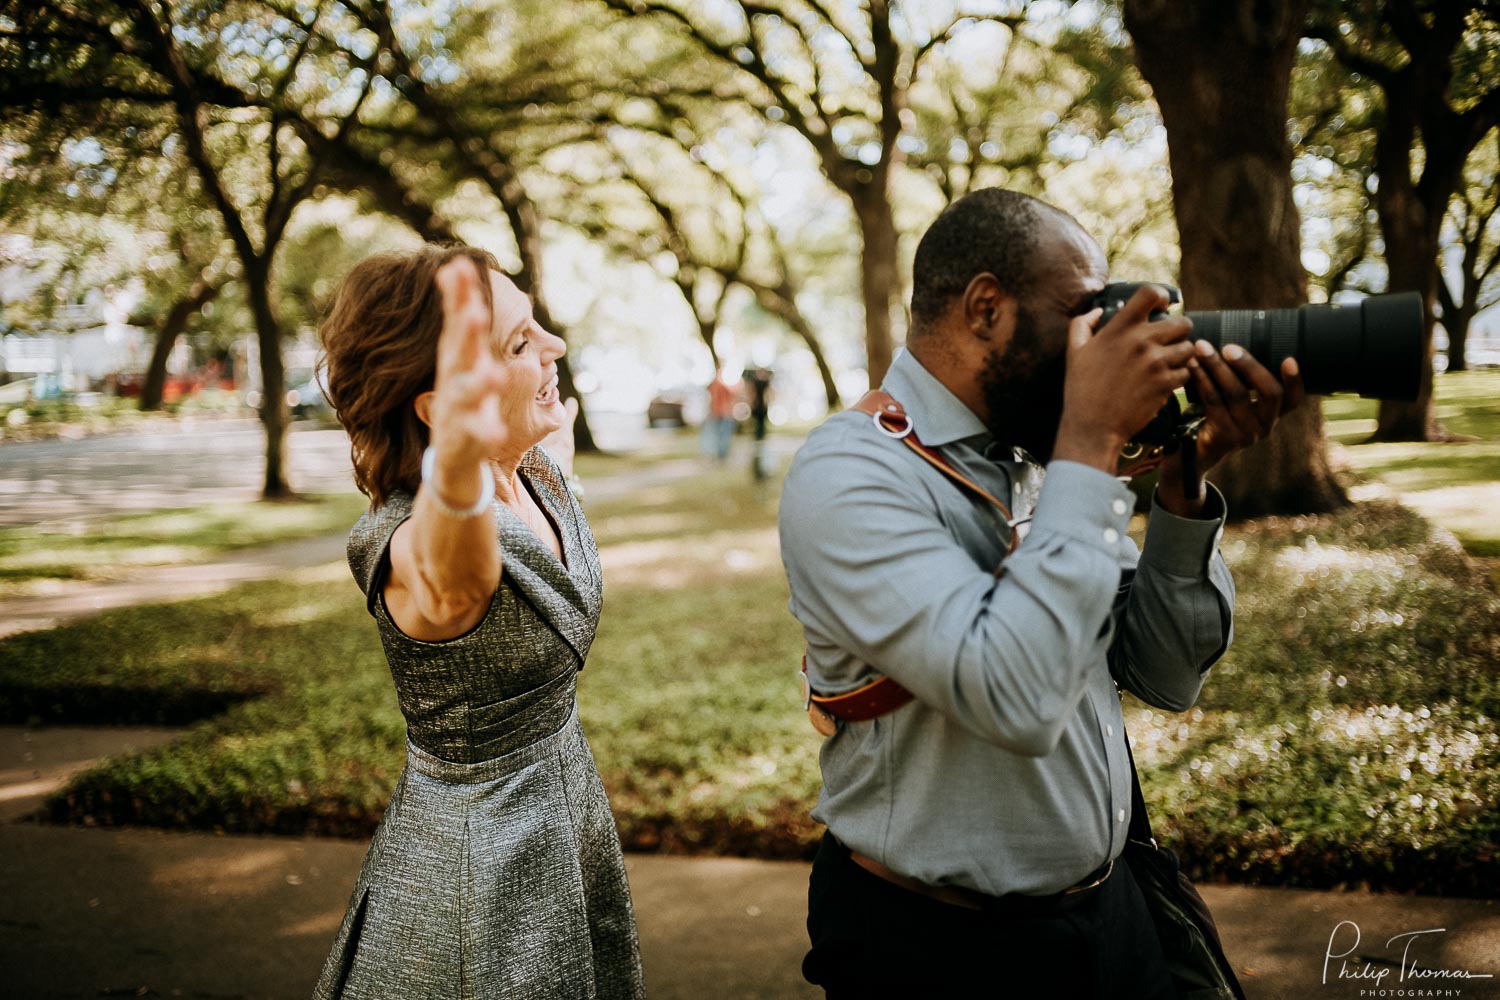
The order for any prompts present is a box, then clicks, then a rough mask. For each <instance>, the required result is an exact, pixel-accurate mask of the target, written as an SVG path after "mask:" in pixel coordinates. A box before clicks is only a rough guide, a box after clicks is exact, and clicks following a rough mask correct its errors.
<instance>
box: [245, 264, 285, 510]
mask: <svg viewBox="0 0 1500 1000" xmlns="http://www.w3.org/2000/svg"><path fill="white" fill-rule="evenodd" d="M243 263H244V268H245V288H246V291H247V293H248V295H249V299H250V312H251V314H252V316H253V317H254V319H255V339H256V341H257V343H258V344H259V346H260V383H261V384H260V389H261V400H260V411H259V412H260V422H261V425H262V426H264V427H265V429H266V478H265V487H264V489H263V490H262V494H261V495H262V496H264V497H265V498H266V499H267V500H276V499H280V498H283V497H289V496H291V495H292V488H291V486H290V485H289V484H288V483H287V479H286V439H287V431H288V429H289V428H290V427H291V414H290V412H288V410H287V405H286V366H285V364H284V363H283V362H282V358H281V323H280V321H279V320H278V319H277V318H276V311H275V309H274V308H273V306H272V305H271V275H270V267H269V265H268V264H267V263H266V262H264V261H262V260H260V259H256V260H254V261H253V262H252V261H244V262H243Z"/></svg>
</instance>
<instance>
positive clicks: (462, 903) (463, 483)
mask: <svg viewBox="0 0 1500 1000" xmlns="http://www.w3.org/2000/svg"><path fill="white" fill-rule="evenodd" d="M322 333H323V341H324V347H325V349H326V351H327V355H328V363H329V372H328V395H329V397H330V399H331V400H332V402H333V405H334V408H335V410H336V411H337V412H338V416H339V420H340V421H341V422H342V423H343V425H344V427H345V429H346V430H348V432H349V436H350V439H351V441H352V451H353V457H354V468H355V478H356V480H357V481H358V483H359V486H360V488H361V489H362V490H363V491H364V492H365V493H366V494H367V495H368V496H369V497H370V500H371V508H370V510H369V512H368V513H366V514H365V515H364V516H363V517H361V518H360V519H359V522H358V523H357V524H356V525H355V526H354V530H353V531H352V532H351V534H350V536H349V566H350V568H351V569H352V570H353V571H354V576H355V579H356V580H357V581H358V582H359V585H360V587H361V588H362V589H363V590H364V592H365V596H366V599H367V602H368V606H369V610H370V614H371V615H373V616H374V618H375V622H376V624H377V626H378V629H379V632H380V640H381V643H382V644H383V646H384V648H385V654H386V658H387V660H388V661H389V663H390V668H391V675H392V677H393V678H394V680H395V684H396V693H397V696H398V698H399V700H400V703H401V710H402V713H403V714H404V715H405V716H406V721H407V747H406V767H405V770H404V771H403V772H402V774H401V777H400V780H399V781H398V782H397V785H396V789H395V793H394V795H393V796H392V798H391V804H390V806H389V808H388V809H387V810H386V813H385V817H384V819H383V820H382V821H381V824H380V828H379V829H378V830H377V831H376V833H375V837H374V840H373V841H372V842H371V844H370V850H369V854H368V855H367V856H366V858H365V863H364V867H363V868H362V870H361V871H360V875H359V881H358V882H357V884H356V885H355V888H354V895H353V898H352V899H351V900H350V902H349V909H348V911H347V912H346V914H345V915H344V921H343V925H342V926H341V927H340V928H339V932H338V936H337V938H336V939H335V941H334V945H333V951H332V953H331V954H330V955H329V956H328V961H327V963H326V964H325V965H324V968H323V973H322V976H321V977H320V979H319V980H318V986H317V991H316V994H315V995H316V996H317V997H320V998H334V997H348V998H354V997H403V998H407V997H411V998H414V997H434V998H436V997H443V998H445V1000H446V998H450V997H464V998H485V1000H489V998H500V997H517V998H525V1000H536V998H545V997H557V998H585V997H639V996H643V995H644V990H643V988H642V985H641V969H640V957H639V949H638V946H637V941H636V933H635V920H634V916H633V914H632V912H631V905H630V891H629V888H628V886H627V884H626V881H625V866H624V861H623V858H622V857H621V854H620V844H619V838H618V835H617V833H616V830H615V823H614V817H613V816H612V815H611V813H610V809H609V802H608V801H607V800H606V798H605V795H604V787H603V785H602V784H601V782H600V780H599V773H598V770H597V768H596V767H595V764H594V758H593V755H592V753H591V752H590V750H589V746H588V743H587V742H586V741H585V739H584V735H583V732H582V730H581V729H580V728H579V725H578V711H577V705H576V703H575V701H574V692H575V689H576V686H577V675H578V671H579V670H580V669H581V668H582V667H583V662H584V657H585V656H586V655H587V653H588V650H589V645H590V643H591V642H592V641H593V638H594V629H595V626H596V625H597V623H598V620H599V608H600V600H601V594H602V578H601V574H600V570H599V559H598V552H597V550H596V548H595V545H594V538H593V535H592V534H591V533H590V531H589V527H588V523H587V521H585V520H584V517H583V512H582V510H581V509H580V508H579V506H578V503H577V501H576V499H575V498H574V496H573V493H572V492H571V491H570V490H569V488H568V483H567V474H566V473H565V472H564V471H563V470H562V469H561V468H560V467H559V466H558V464H557V462H556V461H554V459H553V458H552V457H551V456H549V454H548V452H547V451H546V450H544V449H543V448H541V447H539V444H540V442H541V441H542V440H543V439H544V438H546V437H547V436H548V435H555V434H557V433H558V432H559V431H567V430H568V426H569V424H570V423H571V417H570V414H569V412H568V411H567V410H566V409H565V408H564V406H563V404H562V403H561V401H560V400H559V398H558V390H557V359H558V357H559V356H561V355H562V353H563V343H562V341H561V340H559V339H558V338H557V337H554V336H553V335H552V334H550V333H548V332H547V331H546V330H544V329H542V328H541V327H540V326H539V325H538V324H537V322H536V320H535V319H534V318H533V316H532V311H531V303H530V301H529V300H528V298H527V297H526V295H525V294H524V293H522V292H521V291H520V290H519V289H517V288H516V286H515V285H514V284H512V283H511V282H510V280H509V279H508V278H506V277H505V276H504V275H503V274H501V273H500V271H499V269H498V267H497V266H496V264H495V262H494V260H493V258H491V257H490V256H489V255H488V254H486V253H484V252H483V251H478V250H474V249H471V248H467V247H435V246H428V247H424V248H423V249H421V250H417V251H415V252H412V253H406V254H395V255H382V256H378V257H374V258H371V259H369V260H366V261H364V262H363V263H361V264H359V265H358V266H357V267H355V268H354V270H353V271H352V272H351V273H350V274H349V276H348V277H347V278H346V279H345V281H344V283H343V285H342V286H341V288H340V291H339V294H338V297H337V300H336V302H335V304H334V307H333V309H332V311H331V312H330V314H329V317H328V319H327V321H326V322H325V323H324V326H323V330H322ZM564 451H565V455H564V460H565V461H567V462H568V463H569V464H570V465H571V447H570V446H569V447H567V448H565V449H564Z"/></svg>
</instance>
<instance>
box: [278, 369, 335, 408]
mask: <svg viewBox="0 0 1500 1000" xmlns="http://www.w3.org/2000/svg"><path fill="white" fill-rule="evenodd" d="M326 378H327V373H326V372H325V371H324V370H323V369H322V368H319V369H318V371H317V373H316V374H314V375H313V377H312V378H311V379H309V380H307V381H306V382H303V383H302V384H301V385H298V386H294V387H293V388H291V389H288V390H287V392H286V405H287V408H288V409H289V410H291V411H292V417H293V419H305V418H313V417H318V418H323V417H328V418H332V416H333V407H332V406H330V405H329V404H328V396H327V390H328V384H327V382H326V381H325V380H326Z"/></svg>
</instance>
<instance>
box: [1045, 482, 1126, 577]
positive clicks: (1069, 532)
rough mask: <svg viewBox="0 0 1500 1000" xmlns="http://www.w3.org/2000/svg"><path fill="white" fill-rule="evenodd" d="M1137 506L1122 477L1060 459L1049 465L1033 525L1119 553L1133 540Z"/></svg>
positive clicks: (1103, 549) (1116, 554) (1114, 553)
mask: <svg viewBox="0 0 1500 1000" xmlns="http://www.w3.org/2000/svg"><path fill="white" fill-rule="evenodd" d="M1134 509H1135V494H1133V493H1131V492H1130V488H1129V487H1127V486H1126V485H1125V484H1124V483H1122V482H1120V480H1118V479H1116V478H1115V477H1114V476H1111V475H1110V474H1109V473H1107V472H1104V471H1102V470H1100V469H1096V468H1094V467H1093V466H1091V465H1084V464H1082V463H1081V462H1069V461H1065V460H1061V459H1059V460H1057V461H1054V462H1051V463H1049V464H1048V465H1047V478H1046V479H1045V480H1044V481H1043V483H1042V493H1041V496H1039V497H1038V498H1037V502H1036V517H1035V518H1034V519H1033V520H1032V522H1031V526H1032V529H1033V530H1043V531H1047V532H1055V533H1056V534H1059V535H1065V536H1067V537H1068V538H1072V539H1076V540H1077V541H1080V542H1083V543H1084V544H1086V545H1089V546H1092V547H1094V548H1097V549H1099V550H1101V551H1104V552H1107V553H1109V554H1110V555H1111V556H1118V555H1119V554H1120V551H1121V546H1122V545H1126V546H1128V545H1130V544H1131V543H1130V541H1129V540H1128V539H1127V538H1126V536H1125V528H1126V527H1127V526H1128V525H1129V524H1130V514H1131V511H1133V510H1134Z"/></svg>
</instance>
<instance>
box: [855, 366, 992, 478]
mask: <svg viewBox="0 0 1500 1000" xmlns="http://www.w3.org/2000/svg"><path fill="white" fill-rule="evenodd" d="M880 387H881V388H882V389H884V390H885V391H886V392H888V393H890V394H891V395H892V396H893V397H895V399H896V401H897V402H898V403H900V404H901V405H902V407H904V408H905V410H906V415H907V416H909V417H910V418H911V425H912V429H913V430H915V431H916V434H917V439H918V440H919V441H921V442H922V443H923V444H925V445H929V446H931V447H933V448H940V447H942V446H943V445H945V444H952V443H953V442H954V441H965V442H966V443H968V444H971V445H973V446H974V447H975V448H976V450H979V449H983V447H984V446H985V445H986V444H988V443H989V442H990V440H991V438H990V434H989V431H988V429H986V428H985V426H984V422H983V421H981V420H980V419H979V417H977V416H976V415H975V414H974V411H973V410H971V409H969V408H968V407H967V406H965V405H964V404H963V403H962V402H960V400H959V398H958V397H957V396H955V395H953V393H952V392H950V391H949V389H948V387H947V386H945V385H943V383H941V382H939V381H938V380H937V379H936V378H935V377H934V376H933V374H932V373H931V372H929V371H928V370H927V369H926V368H924V367H922V362H920V361H918V360H917V359H916V358H915V357H914V356H913V355H912V353H911V351H909V350H905V351H902V352H901V353H900V354H898V355H896V359H895V360H894V361H892V362H891V367H890V369H889V370H888V371H887V372H886V373H885V381H884V382H882V383H881V386H880ZM969 438H973V439H975V440H974V441H967V440H966V439H969ZM1006 457H1009V454H1008V453H1007V455H1006Z"/></svg>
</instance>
